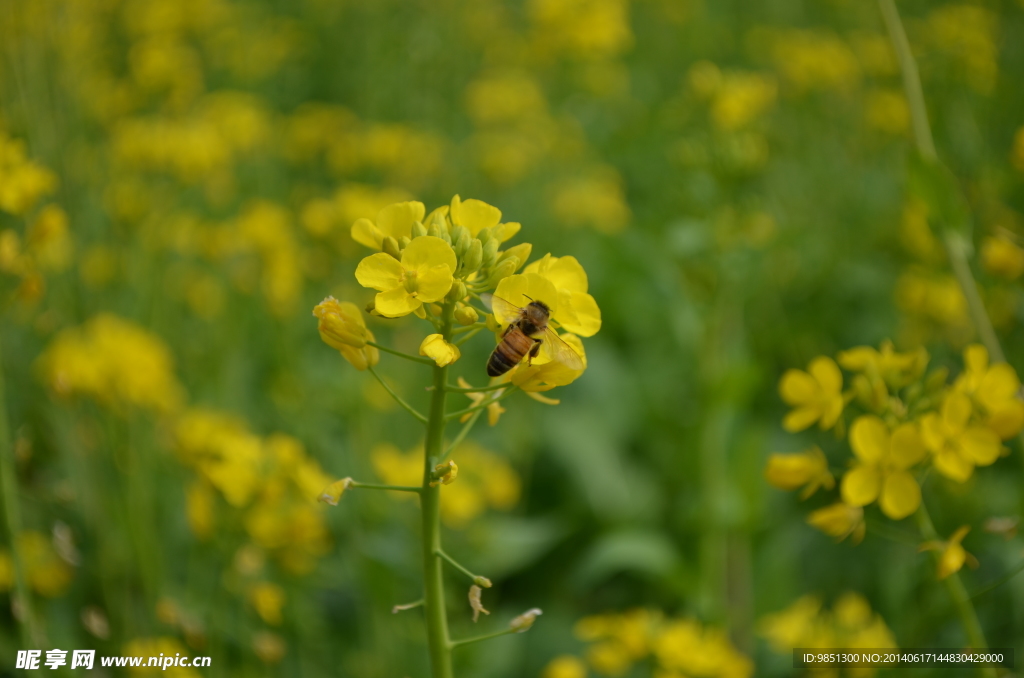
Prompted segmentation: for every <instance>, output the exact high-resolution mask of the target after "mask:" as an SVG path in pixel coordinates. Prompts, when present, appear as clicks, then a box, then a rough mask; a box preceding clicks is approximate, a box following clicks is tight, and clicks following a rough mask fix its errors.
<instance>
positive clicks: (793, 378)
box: [779, 356, 844, 432]
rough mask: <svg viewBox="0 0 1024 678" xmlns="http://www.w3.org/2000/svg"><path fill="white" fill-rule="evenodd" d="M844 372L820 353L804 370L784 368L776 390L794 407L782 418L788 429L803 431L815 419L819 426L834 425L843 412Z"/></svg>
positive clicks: (826, 427)
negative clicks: (784, 370)
mask: <svg viewBox="0 0 1024 678" xmlns="http://www.w3.org/2000/svg"><path fill="white" fill-rule="evenodd" d="M842 390H843V374H842V372H840V371H839V366H838V365H836V363H835V361H834V360H832V359H831V358H829V357H827V356H819V357H817V358H815V359H814V360H812V361H811V363H810V365H809V366H808V368H807V371H806V372H804V371H803V370H797V369H789V370H786V372H785V374H783V375H782V379H781V380H780V381H779V394H780V395H781V396H782V399H783V400H784V401H785V402H786V404H788V405H791V406H792V407H794V408H795V409H793V410H792V411H791V412H790V413H789V414H787V415H786V417H785V419H783V420H782V426H783V427H784V428H785V429H786V430H787V431H790V432H796V431H803V430H804V429H805V428H807V427H808V426H811V425H812V424H814V423H815V422H818V425H819V426H820V427H821V428H822V429H829V428H832V427H833V426H835V423H836V422H837V421H838V420H839V415H841V414H842V412H843V405H844V400H843V393H842Z"/></svg>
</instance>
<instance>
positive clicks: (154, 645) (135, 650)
mask: <svg viewBox="0 0 1024 678" xmlns="http://www.w3.org/2000/svg"><path fill="white" fill-rule="evenodd" d="M122 653H123V654H124V655H125V656H129V657H158V656H160V655H163V656H165V657H174V656H175V655H185V656H190V655H189V652H188V650H186V649H185V646H184V645H182V644H181V641H180V640H178V639H177V638H171V637H167V636H162V637H158V638H136V639H135V640H130V641H128V642H127V643H125V644H124V648H123V649H122ZM147 661H148V660H147ZM128 673H129V674H131V675H133V676H166V677H167V678H200V676H201V675H202V674H201V673H200V672H199V671H196V670H195V669H193V668H191V667H189V668H185V667H181V666H168V667H167V668H166V670H165V669H164V668H163V667H162V666H158V667H147V666H146V662H143V664H142V666H141V667H134V668H129V669H128Z"/></svg>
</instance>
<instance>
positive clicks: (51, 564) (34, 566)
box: [15, 530, 74, 598]
mask: <svg viewBox="0 0 1024 678" xmlns="http://www.w3.org/2000/svg"><path fill="white" fill-rule="evenodd" d="M15 547H16V548H17V549H18V556H19V558H20V559H21V566H22V567H23V568H24V576H25V580H26V582H27V583H28V585H29V587H31V589H32V590H33V591H35V592H36V593H38V594H39V595H41V596H46V597H47V598H56V597H58V596H60V595H63V593H64V592H65V591H66V590H67V588H68V586H69V585H70V584H71V579H72V577H73V576H74V572H73V570H72V569H71V566H70V565H69V564H68V563H67V562H66V561H65V560H64V559H63V558H61V556H60V555H59V554H58V553H57V550H56V549H55V548H54V546H53V542H52V541H51V540H50V539H48V538H47V537H46V535H45V534H43V533H41V532H35V531H33V530H27V531H25V532H21V533H19V534H18V538H17V540H15Z"/></svg>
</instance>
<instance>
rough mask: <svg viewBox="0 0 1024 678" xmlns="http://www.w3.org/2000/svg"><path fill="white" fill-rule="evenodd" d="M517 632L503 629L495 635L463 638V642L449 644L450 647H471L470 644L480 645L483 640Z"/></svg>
mask: <svg viewBox="0 0 1024 678" xmlns="http://www.w3.org/2000/svg"><path fill="white" fill-rule="evenodd" d="M515 632H516V630H515V629H512V628H508V629H503V630H501V631H495V632H494V633H485V634H484V635H482V636H473V637H472V638H463V639H462V640H453V641H452V642H451V643H449V644H448V645H449V647H458V646H459V645H469V644H470V643H479V642H480V641H481V640H490V639H491V638H497V637H499V636H507V635H508V634H510V633H515Z"/></svg>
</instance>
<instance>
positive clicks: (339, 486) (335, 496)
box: [316, 478, 352, 506]
mask: <svg viewBox="0 0 1024 678" xmlns="http://www.w3.org/2000/svg"><path fill="white" fill-rule="evenodd" d="M350 487H352V479H351V478H342V479H341V480H336V481H334V482H333V483H331V484H330V485H328V486H327V487H326V488H325V489H324V491H323V492H321V493H320V496H319V497H317V498H316V500H317V501H319V502H322V503H324V504H330V505H331V506H337V505H338V500H340V499H341V495H342V494H344V493H345V490H347V489H348V488H350Z"/></svg>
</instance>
